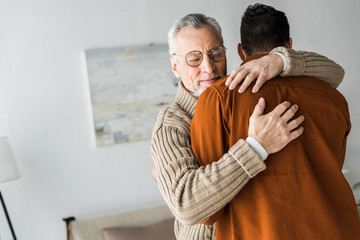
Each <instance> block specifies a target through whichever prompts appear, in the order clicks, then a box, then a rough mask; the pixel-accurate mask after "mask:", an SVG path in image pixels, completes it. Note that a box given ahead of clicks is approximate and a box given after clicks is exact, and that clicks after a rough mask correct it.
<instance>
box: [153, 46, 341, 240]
mask: <svg viewBox="0 0 360 240" xmlns="http://www.w3.org/2000/svg"><path fill="white" fill-rule="evenodd" d="M275 51H276V52H282V53H284V54H285V56H286V58H287V61H288V69H287V70H286V71H285V72H283V73H282V74H281V75H280V76H297V75H304V76H312V77H315V78H319V79H321V80H325V81H326V82H327V83H328V84H330V85H331V86H334V87H337V86H338V85H339V84H340V83H341V81H342V79H343V76H344V71H343V69H342V68H341V67H340V66H339V65H337V64H336V63H334V62H333V61H331V60H329V59H327V58H326V57H324V56H321V55H318V54H316V53H310V52H302V51H300V52H297V51H294V50H292V49H286V48H284V47H279V48H276V49H274V50H273V51H272V52H275ZM196 102H197V99H196V98H195V97H194V96H193V95H192V94H191V93H189V92H188V91H187V90H186V89H185V88H184V86H183V84H182V82H179V89H178V93H177V96H176V99H175V101H174V103H173V104H172V105H171V106H170V107H167V108H164V109H163V110H162V111H161V112H160V113H159V115H158V118H157V121H156V124H155V127H154V130H153V135H152V140H151V154H152V158H153V160H154V164H155V168H156V172H157V182H158V187H159V189H160V192H161V194H162V196H163V198H164V199H165V201H166V203H167V204H168V206H169V208H170V209H171V211H172V212H173V214H174V215H175V217H176V221H175V224H174V229H175V234H176V237H177V239H179V240H190V239H191V240H194V239H199V240H202V239H215V226H205V225H203V224H201V223H203V222H205V221H206V220H207V219H208V218H209V217H210V216H212V215H213V214H214V213H216V212H217V211H218V210H219V209H221V208H222V207H224V206H225V205H226V204H227V203H228V202H229V201H230V200H231V199H232V198H233V197H234V196H235V195H237V193H238V192H239V191H240V190H241V189H242V188H243V187H244V186H245V184H246V183H247V182H248V181H249V180H250V179H251V178H253V177H255V176H256V175H257V174H258V173H260V172H261V171H263V170H265V168H266V165H265V163H264V161H263V160H262V159H261V158H260V157H259V155H258V154H257V153H256V152H255V151H254V150H253V149H252V148H251V147H250V145H249V144H248V143H247V142H246V141H244V140H243V139H240V140H239V141H238V142H237V143H236V144H235V145H234V146H233V147H232V148H231V149H230V150H229V152H228V153H226V154H224V156H223V157H222V158H221V159H219V160H218V161H216V162H214V163H212V164H211V165H207V166H204V167H200V166H199V163H198V161H197V159H196V157H195V155H194V153H193V151H192V148H191V139H190V122H191V120H192V117H193V114H194V111H195V106H196Z"/></svg>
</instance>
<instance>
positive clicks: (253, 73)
mask: <svg viewBox="0 0 360 240" xmlns="http://www.w3.org/2000/svg"><path fill="white" fill-rule="evenodd" d="M277 52H278V53H282V54H283V55H284V56H285V59H286V63H287V67H286V69H285V71H284V72H281V71H282V69H283V67H284V61H283V60H282V59H281V57H280V56H277V55H275V54H274V53H277ZM279 74H280V75H279ZM344 74H345V72H344V69H343V68H342V67H341V66H340V65H339V64H337V63H335V62H334V61H332V60H330V59H328V58H327V57H325V56H322V55H320V54H317V53H313V52H305V51H295V50H293V49H290V48H285V47H277V48H274V49H273V50H272V51H271V52H270V54H269V55H266V56H264V57H262V58H259V59H256V60H253V61H250V62H247V63H245V64H243V65H241V66H239V67H237V68H236V69H234V70H233V71H232V72H231V74H230V75H229V77H228V79H227V81H226V84H227V85H229V88H230V89H231V90H232V89H234V88H235V87H236V86H238V85H239V84H240V83H241V85H240V88H239V92H240V93H242V92H244V91H245V90H246V89H247V88H248V87H249V86H250V84H251V83H252V82H253V81H255V80H256V83H255V85H254V87H253V89H252V90H253V92H257V91H258V90H259V89H260V88H261V87H262V85H263V84H264V83H265V82H266V81H268V80H270V79H272V78H274V77H276V76H277V75H279V76H281V77H294V76H307V77H314V78H318V79H320V80H322V81H324V82H326V83H327V84H329V85H331V86H333V87H335V88H337V87H338V86H339V85H340V83H341V82H342V80H343V79H344Z"/></svg>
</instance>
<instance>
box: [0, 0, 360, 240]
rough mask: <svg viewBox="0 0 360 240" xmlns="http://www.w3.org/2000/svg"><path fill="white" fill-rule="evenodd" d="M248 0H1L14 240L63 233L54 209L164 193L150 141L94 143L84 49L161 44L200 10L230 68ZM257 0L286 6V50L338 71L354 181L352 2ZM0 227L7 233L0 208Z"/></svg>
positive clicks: (355, 27)
mask: <svg viewBox="0 0 360 240" xmlns="http://www.w3.org/2000/svg"><path fill="white" fill-rule="evenodd" d="M254 3H256V1H244V0H243V1H239V0H237V1H235V0H222V1H220V0H195V1H194V0H182V1H167V0H151V1H150V0H132V1H125V0H72V1H70V0H33V1H24V0H12V1H6V0H0V136H8V138H9V142H10V145H11V147H12V150H13V153H14V156H15V159H16V162H17V166H18V168H19V172H20V174H21V178H20V179H17V180H15V181H11V182H8V183H2V184H1V185H0V190H1V192H2V194H3V196H4V198H5V201H6V204H7V208H8V211H9V214H10V217H11V220H12V223H13V226H14V229H15V232H16V235H17V236H18V238H19V239H26V240H39V239H40V240H42V239H44V240H50V239H51V240H63V239H65V227H64V223H63V222H62V218H63V217H68V216H70V215H72V216H76V217H82V216H91V215H96V214H103V213H109V212H113V211H118V210H122V209H128V208H134V207H138V206H143V205H149V204H155V203H161V202H163V200H162V197H161V195H160V193H159V191H158V189H157V186H156V184H155V182H154V181H153V179H152V178H151V168H152V165H153V163H152V159H151V155H150V141H140V142H133V143H124V144H118V145H112V146H106V147H96V146H95V138H94V133H93V120H92V110H91V99H90V90H89V82H88V78H87V72H86V61H85V56H84V50H85V49H91V48H99V47H124V46H136V45H146V44H149V43H166V41H167V39H166V36H167V31H168V29H169V28H170V26H171V24H172V23H173V22H174V21H175V20H176V19H178V18H179V17H182V16H184V15H186V14H188V13H191V12H201V13H204V14H206V15H209V16H212V17H214V18H216V19H217V20H218V21H219V23H220V25H221V26H222V28H223V36H224V39H225V46H226V47H227V49H228V51H227V53H228V69H229V71H230V70H232V69H233V68H234V67H236V66H238V65H239V64H240V63H241V61H240V58H239V57H238V55H237V51H236V44H237V43H238V42H239V26H240V19H241V16H242V13H243V12H244V10H245V8H246V7H247V6H248V5H250V4H254ZM262 3H264V4H267V5H272V6H274V7H275V8H277V9H278V10H281V11H284V12H285V13H286V15H287V17H288V19H289V22H290V29H291V37H292V38H293V48H294V49H296V50H307V51H313V52H317V53H320V54H322V55H325V56H327V57H329V58H331V59H333V60H334V61H335V62H337V63H338V64H340V65H341V66H342V67H343V68H344V69H345V72H346V74H345V79H344V81H343V83H342V84H341V85H340V87H339V88H338V89H339V91H340V92H341V93H342V94H343V95H344V96H345V97H346V99H347V100H348V103H349V109H350V114H351V119H352V131H351V133H350V136H349V138H348V144H347V153H346V154H347V155H346V163H345V166H344V168H345V169H347V170H348V171H347V173H346V174H345V176H346V178H347V180H348V182H349V184H350V186H353V185H354V184H355V183H356V182H359V181H360V174H359V173H360V161H359V156H360V147H359V139H360V131H359V130H360V108H359V107H356V106H357V104H359V102H360V94H359V90H360V87H359V85H360V81H359V75H360V60H359V56H360V48H359V46H358V44H359V43H360V27H359V20H360V17H359V12H360V2H359V1H358V0H348V1H346V2H344V1H336V0H318V1H310V0H293V1H286V0H278V1H263V2H262ZM140 67H141V66H139V68H140ZM169 68H170V63H169ZM149 91H151V89H149ZM333 127H334V128H336V126H333ZM329 131H331V129H329ZM0 167H2V166H0ZM0 235H1V239H3V240H8V239H12V238H11V234H10V230H9V228H8V225H7V222H6V219H5V217H4V215H3V211H2V209H1V210H0Z"/></svg>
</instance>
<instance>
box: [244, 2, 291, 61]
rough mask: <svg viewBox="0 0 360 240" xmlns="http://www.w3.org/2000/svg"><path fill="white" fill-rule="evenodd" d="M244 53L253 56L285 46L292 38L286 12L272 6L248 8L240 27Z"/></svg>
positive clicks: (255, 5)
mask: <svg viewBox="0 0 360 240" xmlns="http://www.w3.org/2000/svg"><path fill="white" fill-rule="evenodd" d="M240 36H241V44H242V48H243V50H244V52H245V53H246V55H248V56H252V55H254V54H255V53H259V52H269V51H271V50H272V49H273V48H275V47H278V46H285V43H286V42H287V41H289V38H290V27H289V22H288V20H287V17H286V15H285V13H284V12H281V11H278V10H276V9H275V8H273V7H271V6H266V5H264V4H259V3H257V4H254V5H250V6H248V7H247V8H246V11H245V13H244V15H243V17H242V20H241V27H240Z"/></svg>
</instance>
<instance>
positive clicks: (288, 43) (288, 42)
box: [285, 38, 293, 48]
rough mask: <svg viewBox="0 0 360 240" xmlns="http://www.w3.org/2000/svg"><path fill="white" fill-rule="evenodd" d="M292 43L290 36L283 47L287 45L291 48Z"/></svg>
mask: <svg viewBox="0 0 360 240" xmlns="http://www.w3.org/2000/svg"><path fill="white" fill-rule="evenodd" d="M292 45H293V41H292V38H289V41H287V42H286V43H285V47H287V48H292Z"/></svg>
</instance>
